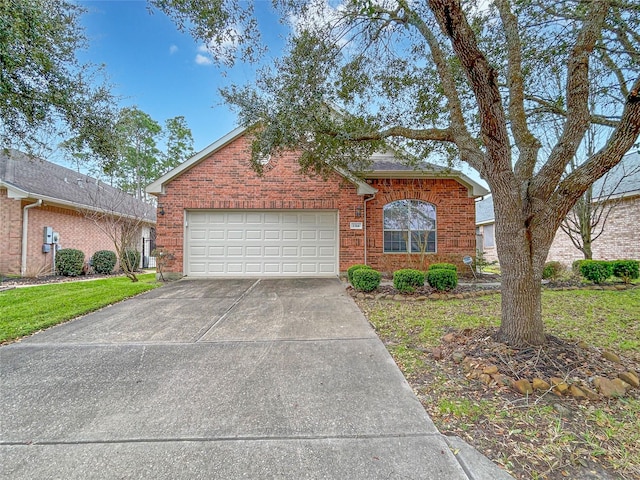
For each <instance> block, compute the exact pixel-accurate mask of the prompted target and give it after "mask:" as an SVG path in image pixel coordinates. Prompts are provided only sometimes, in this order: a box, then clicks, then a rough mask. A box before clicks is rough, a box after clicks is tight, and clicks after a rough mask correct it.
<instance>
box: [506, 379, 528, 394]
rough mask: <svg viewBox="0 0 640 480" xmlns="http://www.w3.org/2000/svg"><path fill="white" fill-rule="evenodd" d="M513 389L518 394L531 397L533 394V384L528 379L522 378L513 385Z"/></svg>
mask: <svg viewBox="0 0 640 480" xmlns="http://www.w3.org/2000/svg"><path fill="white" fill-rule="evenodd" d="M511 388H513V389H514V390H515V391H516V392H518V393H521V394H522V395H531V394H532V393H533V387H532V386H531V383H530V382H529V380H527V379H526V378H522V379H520V380H516V381H515V382H513V383H512V384H511Z"/></svg>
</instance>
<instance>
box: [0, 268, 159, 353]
mask: <svg viewBox="0 0 640 480" xmlns="http://www.w3.org/2000/svg"><path fill="white" fill-rule="evenodd" d="M138 279H139V281H138V282H135V283H134V282H132V281H131V280H129V279H128V278H126V277H114V278H106V279H101V280H91V281H85V282H65V283H56V284H50V285H41V286H36V287H25V288H16V289H13V290H7V291H4V292H0V342H7V341H10V340H15V339H17V338H20V337H23V336H25V335H29V334H31V333H34V332H37V331H38V330H42V329H43V328H47V327H50V326H52V325H56V324H58V323H61V322H64V321H66V320H70V319H72V318H75V317H78V316H80V315H83V314H85V313H89V312H92V311H94V310H98V309H100V308H102V307H105V306H107V305H111V304H112V303H116V302H119V301H121V300H124V299H125V298H129V297H133V296H134V295H138V294H139V293H142V292H146V291H147V290H151V289H153V288H156V287H158V286H160V284H158V283H156V281H155V274H153V273H151V274H144V275H138Z"/></svg>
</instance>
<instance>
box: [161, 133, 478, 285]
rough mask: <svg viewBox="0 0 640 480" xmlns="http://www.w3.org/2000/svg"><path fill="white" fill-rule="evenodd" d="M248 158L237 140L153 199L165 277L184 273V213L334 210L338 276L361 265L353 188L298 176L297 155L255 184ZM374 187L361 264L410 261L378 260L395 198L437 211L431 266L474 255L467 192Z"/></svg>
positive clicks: (408, 185) (440, 183) (397, 184)
mask: <svg viewBox="0 0 640 480" xmlns="http://www.w3.org/2000/svg"><path fill="white" fill-rule="evenodd" d="M249 156H250V155H249V141H248V140H247V138H245V137H240V138H237V139H236V140H234V141H233V142H231V143H230V144H228V145H227V146H225V147H224V148H222V149H220V150H218V151H217V152H215V153H213V154H212V155H211V156H209V157H207V158H206V159H204V160H202V161H201V162H200V163H198V164H197V165H195V166H193V167H192V168H191V169H189V170H188V171H186V172H184V173H183V174H182V175H180V176H179V177H177V178H176V179H174V180H173V181H172V182H170V183H169V184H167V185H166V186H165V193H164V194H162V195H159V196H158V202H159V203H160V204H161V205H162V206H163V208H164V211H165V215H164V216H159V217H158V225H157V245H158V247H164V248H166V249H167V250H168V251H169V252H170V253H172V254H173V255H174V257H175V258H174V260H173V261H172V262H170V263H169V264H168V265H167V268H166V271H168V272H176V273H181V272H182V268H183V261H184V250H183V239H184V216H185V215H184V211H185V209H187V210H188V209H218V208H220V209H300V210H307V209H311V210H313V209H318V210H337V211H338V213H339V214H338V218H339V229H340V252H339V256H340V265H339V269H340V270H341V271H345V270H346V269H347V268H348V267H349V266H351V265H353V264H355V263H362V262H363V261H364V230H351V229H350V225H349V224H350V222H353V221H363V218H362V217H356V208H357V207H360V208H362V207H363V201H364V197H363V196H360V195H357V190H356V186H355V185H353V184H352V183H350V182H349V181H347V180H345V179H344V178H343V177H342V176H340V175H338V174H337V173H336V174H332V175H330V176H329V178H327V179H326V180H325V179H323V178H320V177H309V176H305V175H302V174H301V173H299V168H300V167H299V164H298V156H297V155H296V154H295V153H284V154H282V155H280V156H278V157H277V158H276V157H274V158H273V159H272V161H271V162H272V163H271V164H270V166H269V167H270V168H269V169H268V170H267V171H266V172H265V173H264V176H263V177H262V178H260V177H259V176H258V175H257V174H256V173H255V172H254V171H253V170H252V169H251V166H250V164H249ZM372 182H373V186H374V187H375V188H379V189H380V190H381V192H380V193H379V194H378V196H377V197H376V199H374V200H372V201H370V202H368V204H367V209H368V215H367V217H368V219H367V220H368V222H369V229H368V231H367V235H368V243H369V249H370V250H369V253H368V255H369V257H368V258H367V260H368V263H370V264H371V265H372V266H374V267H375V268H380V269H388V268H390V267H392V266H394V265H405V264H406V262H407V260H412V261H413V260H415V258H416V256H415V255H410V256H407V255H406V254H403V255H401V256H398V255H391V256H390V255H384V254H383V253H382V205H384V204H385V203H388V202H389V201H392V200H394V199H398V198H412V199H421V200H422V199H424V200H426V201H429V202H431V203H434V204H435V205H436V206H437V208H438V215H439V216H438V221H439V225H438V229H439V230H438V243H439V247H438V255H433V256H431V255H430V256H429V257H430V258H433V259H436V258H438V259H441V258H446V259H450V258H458V257H460V259H461V258H462V257H461V255H463V252H464V254H465V255H466V254H469V255H472V254H473V252H474V247H473V245H474V242H475V234H474V218H475V210H474V203H473V199H471V198H468V194H467V190H466V188H465V187H463V186H462V185H460V184H458V183H457V182H455V181H452V180H419V181H411V180H394V181H392V183H393V185H394V186H393V187H390V186H387V185H385V184H384V183H383V182H379V181H377V180H376V181H372ZM397 189H401V191H398V190H397ZM465 222H466V225H464V226H463V224H465ZM469 245H471V247H470V248H469ZM438 261H439V260H438Z"/></svg>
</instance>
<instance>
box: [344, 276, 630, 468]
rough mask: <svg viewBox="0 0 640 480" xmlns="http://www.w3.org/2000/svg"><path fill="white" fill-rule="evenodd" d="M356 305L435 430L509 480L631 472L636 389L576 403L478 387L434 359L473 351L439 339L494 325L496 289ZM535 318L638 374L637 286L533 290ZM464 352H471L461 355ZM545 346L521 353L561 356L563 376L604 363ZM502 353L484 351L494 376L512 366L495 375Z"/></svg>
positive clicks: (537, 357) (449, 359)
mask: <svg viewBox="0 0 640 480" xmlns="http://www.w3.org/2000/svg"><path fill="white" fill-rule="evenodd" d="M357 302H358V304H359V305H360V307H361V309H362V310H363V311H364V312H365V314H366V315H367V317H368V318H369V320H370V321H371V323H372V324H373V325H374V327H375V328H376V331H377V333H378V335H379V336H380V338H381V339H382V341H383V342H384V343H385V344H386V345H387V348H388V350H389V351H390V353H391V354H392V356H393V357H394V359H395V361H396V363H397V364H398V366H399V367H400V369H401V370H402V371H403V373H404V375H405V377H406V378H407V380H408V381H409V383H410V384H411V386H412V387H413V389H414V391H415V392H416V394H417V395H418V398H419V399H420V401H421V402H422V404H423V405H424V407H425V409H426V410H427V412H428V413H429V415H430V416H431V418H432V419H433V421H434V422H435V423H436V425H437V427H438V429H439V430H440V431H441V432H442V433H444V434H453V435H459V436H460V437H462V438H463V439H464V440H466V441H467V442H469V443H470V444H472V445H473V446H475V447H476V448H477V449H478V450H480V451H481V452H482V453H484V454H485V455H486V456H488V457H489V458H491V459H492V460H494V461H495V462H497V463H498V464H500V465H502V466H503V467H504V468H506V469H507V470H508V471H509V472H510V473H511V474H512V475H514V476H515V477H516V478H518V479H564V478H577V479H582V478H585V479H586V478H601V479H636V478H640V389H638V388H635V389H632V390H630V391H629V392H628V394H627V395H626V396H625V397H624V398H620V399H600V400H588V401H587V400H582V401H579V400H576V399H574V398H571V397H566V396H560V397H559V396H556V395H553V394H551V393H550V392H547V393H546V394H540V393H537V394H534V395H533V396H529V397H527V396H523V395H520V394H517V393H515V392H513V391H512V390H511V389H510V388H508V387H505V386H498V385H496V384H495V383H494V382H492V383H491V384H490V385H487V384H485V383H483V382H482V381H480V380H479V379H472V378H469V377H470V375H469V374H468V372H466V371H465V369H464V368H463V364H461V363H460V362H459V358H458V361H457V362H456V361H455V360H454V358H453V355H449V354H447V353H445V355H444V358H442V359H441V360H435V359H434V356H436V357H439V355H440V352H438V354H437V355H436V353H435V352H436V351H438V350H440V349H442V351H445V352H450V351H451V350H452V349H455V348H459V349H462V350H463V351H462V354H463V355H469V356H474V355H473V354H476V355H477V353H478V350H479V349H478V348H477V347H478V344H474V345H473V347H471V346H470V345H469V344H464V343H461V344H455V345H453V347H452V346H451V345H452V344H445V343H444V342H443V341H442V337H443V335H445V334H447V333H452V332H454V333H455V332H457V334H459V335H460V336H461V337H464V336H465V335H468V336H473V333H470V332H478V333H482V332H484V331H485V329H486V331H490V329H491V328H492V327H496V326H497V325H498V323H499V312H500V295H490V296H485V297H477V298H470V299H467V300H449V301H425V302H416V301H411V302H397V301H386V300H373V299H358V300H357ZM543 316H544V319H545V324H546V329H547V333H548V334H551V335H553V336H555V337H559V338H560V339H565V340H567V341H568V342H566V344H567V345H574V346H575V345H577V344H578V343H579V342H581V343H582V342H583V343H582V344H583V345H584V344H587V345H588V347H587V348H589V349H590V350H591V351H592V352H599V351H601V350H602V349H609V350H611V351H613V352H615V353H617V354H618V355H620V356H621V357H623V359H624V363H625V365H626V366H627V367H628V366H631V367H632V368H633V369H634V370H635V371H636V372H637V373H640V372H638V370H640V289H639V288H635V289H629V290H624V291H606V290H604V291H600V290H579V291H543ZM465 329H466V330H465ZM477 336H478V335H476V337H477ZM456 338H459V337H456ZM482 342H485V340H484V339H482V338H480V343H482ZM485 343H486V344H491V340H490V339H489V338H487V339H486V342H485ZM471 348H474V349H475V350H474V351H473V352H470V351H469V350H470V349H471ZM574 348H578V347H577V346H576V347H574ZM529 350H532V349H529ZM549 350H550V349H542V350H540V349H538V350H534V351H533V353H531V352H529V353H527V356H528V358H529V360H530V359H531V358H532V357H533V358H534V361H535V362H539V363H540V364H541V363H543V362H544V361H546V359H550V361H552V362H559V363H560V362H563V361H565V360H566V361H567V365H571V366H570V367H568V368H567V370H566V375H567V377H566V378H567V379H568V380H571V379H572V378H573V376H575V375H578V373H577V372H578V370H580V374H584V372H587V373H586V375H587V376H588V375H589V372H590V369H591V368H592V367H593V368H594V369H595V370H596V371H597V369H598V368H601V367H602V366H603V365H604V363H603V364H600V363H601V362H607V361H606V360H602V359H601V358H600V356H599V355H598V354H596V355H595V356H594V358H596V359H595V363H596V364H595V365H579V368H578V366H576V365H574V364H571V360H573V359H572V358H566V359H565V358H563V357H562V355H563V354H561V356H560V358H558V356H557V355H556V356H552V355H551V354H550V351H549ZM505 352H506V353H505ZM524 353H526V352H523V351H521V352H520V354H524ZM510 354H511V352H509V350H508V349H505V350H504V351H501V350H498V351H492V352H490V355H492V356H493V357H492V360H494V363H495V364H497V365H499V366H500V368H501V370H500V373H504V374H506V375H509V376H515V377H517V376H518V375H517V374H518V373H519V372H513V371H504V372H503V371H502V368H503V367H505V366H507V365H511V366H513V365H514V364H513V362H512V363H509V362H508V361H507V360H508V359H507V358H506V357H507V356H508V355H510ZM518 355H519V354H518V353H517V352H516V354H515V355H512V356H515V357H518ZM523 356H524V355H523ZM537 366H538V367H540V366H541V365H537ZM604 366H605V367H607V368H609V366H608V365H604ZM611 368H615V366H613V367H611ZM591 375H596V373H591Z"/></svg>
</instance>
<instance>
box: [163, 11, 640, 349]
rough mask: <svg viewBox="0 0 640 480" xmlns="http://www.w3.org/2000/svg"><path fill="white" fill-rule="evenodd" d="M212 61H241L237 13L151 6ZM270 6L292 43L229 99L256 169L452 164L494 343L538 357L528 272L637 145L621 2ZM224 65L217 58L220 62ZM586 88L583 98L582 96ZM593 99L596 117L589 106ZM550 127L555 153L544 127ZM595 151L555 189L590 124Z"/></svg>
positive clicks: (251, 32)
mask: <svg viewBox="0 0 640 480" xmlns="http://www.w3.org/2000/svg"><path fill="white" fill-rule="evenodd" d="M152 3H154V4H155V5H156V6H157V7H159V8H161V9H162V10H163V11H165V12H166V13H168V14H169V15H170V16H172V17H173V18H174V19H175V20H176V21H177V23H178V25H179V26H181V27H190V28H191V29H192V32H193V33H194V34H195V35H196V36H197V37H199V38H201V39H202V40H204V41H205V42H207V43H208V44H209V46H210V48H211V49H212V51H213V52H214V54H215V53H224V52H226V51H228V48H229V45H235V46H237V47H238V55H239V57H237V58H244V59H250V60H251V59H254V58H255V55H256V52H259V51H260V49H259V48H257V46H258V45H259V39H258V36H259V26H260V25H259V20H260V19H259V18H258V19H257V18H256V17H255V15H254V14H253V5H252V4H250V3H249V4H246V3H240V2H238V1H236V0H219V1H215V2H204V3H203V2H199V1H197V0H156V1H153V2H152ZM332 5H333V6H331V5H328V4H326V3H325V2H324V1H317V0H306V1H305V0H275V1H274V6H275V7H276V8H277V9H278V10H279V12H280V13H281V17H282V19H283V20H285V21H286V22H288V23H289V24H290V25H291V27H292V33H291V34H290V36H289V38H288V50H287V52H286V54H285V56H284V57H283V58H281V59H280V60H277V61H276V62H274V64H273V65H272V66H270V67H265V68H263V70H262V72H261V75H260V77H259V81H258V83H257V85H255V86H252V87H245V88H233V87H232V88H229V89H227V90H226V91H225V92H224V95H225V97H226V99H227V100H228V101H229V102H230V103H231V104H233V105H235V106H237V107H238V111H239V114H240V118H241V121H242V123H243V124H245V125H247V126H249V125H255V124H256V122H259V123H260V125H261V128H260V129H259V130H257V131H256V141H255V144H254V163H255V164H256V166H257V168H259V166H258V164H259V162H257V161H255V160H257V159H258V158H259V155H260V154H264V153H266V152H270V151H274V150H278V149H288V148H298V149H301V151H302V152H303V154H302V157H301V165H302V167H303V168H304V169H306V170H310V171H319V172H323V171H326V170H327V169H328V168H330V167H331V166H335V165H342V166H344V165H347V164H348V165H350V166H352V167H353V165H359V166H361V167H363V168H365V167H366V159H367V158H368V156H369V154H370V153H372V152H373V151H374V150H376V149H380V148H383V147H384V146H392V147H393V146H395V147H402V150H403V151H408V152H410V153H412V154H414V155H416V156H417V157H418V158H420V157H422V158H426V157H427V155H430V157H429V158H430V159H433V158H436V157H437V156H441V157H442V158H448V159H452V158H459V159H461V160H462V161H463V162H466V163H467V164H468V165H470V166H471V167H473V168H474V169H476V170H477V171H478V172H479V173H480V175H481V176H482V177H483V178H484V179H485V180H486V181H487V183H488V184H489V187H490V188H491V191H492V192H493V197H494V206H495V218H496V230H495V234H496V247H497V251H498V257H499V259H500V264H501V267H502V273H503V284H502V323H501V327H500V330H499V337H500V339H502V340H504V341H506V342H508V343H510V344H512V345H516V346H518V345H525V344H533V345H539V344H542V343H544V341H545V335H544V329H543V323H542V317H541V288H540V283H541V277H542V268H543V266H544V262H545V260H546V257H547V253H548V251H549V247H550V245H551V242H552V241H553V238H554V235H555V233H556V230H557V229H558V227H559V226H560V223H561V222H562V219H563V218H564V217H565V215H566V214H567V213H568V212H569V210H570V209H571V208H572V206H573V205H574V204H575V203H576V201H577V200H578V199H579V198H580V196H581V195H582V194H583V193H584V192H585V191H586V190H587V189H588V188H589V186H590V185H592V184H593V183H594V182H595V181H596V180H597V179H598V178H600V177H601V176H603V175H604V174H605V173H606V172H607V171H609V170H610V169H611V168H612V167H614V166H615V165H616V164H617V163H618V162H619V161H620V159H621V158H622V156H623V155H624V154H625V152H627V151H628V150H629V149H630V148H631V146H632V145H633V144H634V142H635V141H636V140H637V138H638V133H639V132H640V93H639V90H640V73H639V72H640V64H639V63H640V35H639V34H638V32H639V31H640V25H639V23H640V4H638V2H637V1H635V0H633V1H632V0H615V1H614V0H563V1H557V2H549V1H546V0H494V1H490V2H481V1H477V2H474V1H472V0H468V1H460V0H426V1H419V0H416V1H408V0H406V1H405V0H343V2H342V3H340V4H339V5H336V4H335V2H334V3H333V4H332ZM219 58H221V59H222V60H224V61H229V60H230V57H229V55H228V54H226V55H224V56H220V57H219ZM593 78H597V79H598V81H597V83H594V82H593V81H592V79H593ZM594 99H595V101H594ZM558 118H560V119H561V130H560V134H559V136H558V138H557V140H554V141H549V140H548V138H549V135H547V132H546V127H547V125H549V124H550V122H551V121H556V120H557V119H558ZM592 123H597V124H600V125H604V126H607V127H608V128H609V129H610V133H609V136H608V139H607V141H606V142H604V143H603V145H601V147H600V148H599V149H598V150H597V151H596V152H595V153H593V154H592V155H590V156H589V157H588V158H587V159H586V161H585V162H584V163H582V164H581V165H580V166H579V167H578V168H576V169H575V170H573V171H572V172H571V173H570V174H566V168H567V165H568V164H569V162H570V160H571V159H572V158H574V156H575V155H576V153H577V152H579V150H580V148H581V144H582V142H583V139H584V137H585V133H586V132H587V129H588V128H589V126H590V124H592Z"/></svg>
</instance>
